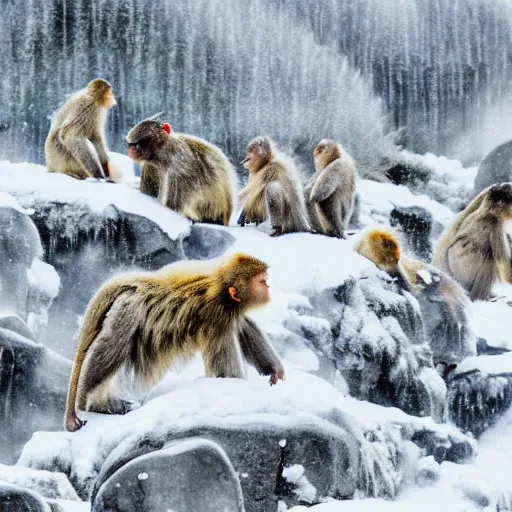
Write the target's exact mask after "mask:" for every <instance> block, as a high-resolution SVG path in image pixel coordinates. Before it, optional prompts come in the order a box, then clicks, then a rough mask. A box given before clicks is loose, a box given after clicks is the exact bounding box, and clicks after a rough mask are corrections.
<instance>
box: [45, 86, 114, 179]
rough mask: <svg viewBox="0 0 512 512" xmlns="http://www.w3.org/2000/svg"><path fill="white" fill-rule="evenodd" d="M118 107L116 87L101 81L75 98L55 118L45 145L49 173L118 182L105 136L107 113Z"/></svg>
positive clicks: (66, 103) (65, 104) (70, 99)
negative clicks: (115, 94) (114, 89)
mask: <svg viewBox="0 0 512 512" xmlns="http://www.w3.org/2000/svg"><path fill="white" fill-rule="evenodd" d="M115 105H117V102H116V98H115V96H114V93H113V92H112V86H111V85H110V84H109V83H108V82H107V81H106V80H102V79H99V78H98V79H96V80H93V81H92V82H90V83H89V84H88V85H87V87H86V88H85V89H83V90H81V91H79V92H77V93H76V94H74V95H73V96H71V98H69V99H68V100H67V101H66V102H65V103H64V105H62V107H61V108H60V109H59V110H58V111H57V112H56V113H55V114H54V116H53V119H52V125H51V128H50V133H49V134H48V137H47V139H46V143H45V157H46V166H47V167H48V171H49V172H60V173H64V174H68V175H69V176H72V177H73V178H77V179H80V180H83V179H86V178H90V177H92V178H103V179H107V180H108V181H116V180H117V179H118V178H119V170H118V169H117V167H116V166H115V165H114V164H113V163H112V162H111V161H110V159H109V156H108V149H107V143H106V136H105V127H106V123H107V114H108V111H109V110H110V109H111V108H112V107H114V106H115Z"/></svg>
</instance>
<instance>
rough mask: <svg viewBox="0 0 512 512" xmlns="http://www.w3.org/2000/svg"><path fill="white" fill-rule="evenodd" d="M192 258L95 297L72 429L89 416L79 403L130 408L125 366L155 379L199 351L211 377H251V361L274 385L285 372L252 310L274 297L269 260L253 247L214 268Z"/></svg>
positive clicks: (83, 338)
mask: <svg viewBox="0 0 512 512" xmlns="http://www.w3.org/2000/svg"><path fill="white" fill-rule="evenodd" d="M187 265H188V266H184V265H183V264H181V262H180V263H174V264H171V265H168V266H166V267H164V268H162V269H160V270H158V271H156V272H144V273H136V274H127V275H123V276H118V277H115V278H113V279H112V280H111V281H109V282H107V283H106V284H105V285H103V286H102V288H101V289H100V290H99V292H98V293H97V294H96V296H95V297H93V298H92V300H91V302H90V304H89V306H88V308H87V311H86V314H85V318H84V324H83V327H82V330H81V334H80V339H79V343H78V348H77V353H76V356H75V361H74V364H73V370H72V373H71V379H70V383H69V391H68V399H67V406H66V415H65V422H64V424H65V427H66V428H67V430H69V431H75V430H77V429H79V428H80V427H82V426H83V425H84V423H85V422H84V421H83V420H81V419H80V418H79V417H78V416H77V414H76V410H75V409H76V407H78V408H79V409H82V410H87V411H93V412H102V413H114V414H115V413H124V412H126V406H125V403H124V401H122V400H121V399H119V398H117V397H115V392H114V389H113V387H112V383H113V382H114V380H115V379H114V377H115V376H116V374H117V372H118V371H119V370H121V369H125V370H129V371H132V372H133V374H134V375H135V378H136V379H137V380H140V381H141V382H143V383H146V384H148V385H151V384H154V383H156V382H157V381H158V380H159V379H160V378H161V377H162V376H163V375H164V373H165V372H166V371H167V370H168V369H169V367H170V366H171V365H172V364H173V363H174V362H176V361H177V360H183V359H187V358H190V357H192V356H193V355H194V354H195V353H196V352H197V351H200V352H201V353H202V355H203V359H204V363H205V367H206V374H207V376H209V377H235V378H243V377H244V374H245V371H244V360H245V361H247V362H249V363H250V364H252V365H253V366H254V367H255V368H256V369H257V370H258V372H259V373H260V374H263V375H270V384H271V385H273V384H276V383H277V382H278V380H279V379H284V368H283V365H282V363H281V360H280V358H279V356H278V355H277V353H276V351H275V350H274V348H273V347H272V345H271V343H270V342H269V340H268V339H267V338H266V337H265V335H264V334H263V333H262V332H261V330H260V329H259V328H258V326H257V325H256V324H255V323H254V321H253V320H251V319H250V318H248V317H247V316H246V314H247V313H248V312H249V311H251V310H252V309H254V308H257V307H261V306H263V305H265V304H267V303H268V302H269V300H270V295H269V287H268V285H267V278H268V275H267V268H268V267H267V265H266V264H265V263H264V262H262V261H260V260H258V259H256V258H253V257H252V256H248V255H246V254H236V255H235V256H233V257H232V258H231V259H229V260H228V261H225V262H223V263H222V264H220V265H217V267H216V268H214V269H213V270H212V269H208V268H207V267H206V266H205V263H204V262H201V263H199V262H192V263H189V262H187Z"/></svg>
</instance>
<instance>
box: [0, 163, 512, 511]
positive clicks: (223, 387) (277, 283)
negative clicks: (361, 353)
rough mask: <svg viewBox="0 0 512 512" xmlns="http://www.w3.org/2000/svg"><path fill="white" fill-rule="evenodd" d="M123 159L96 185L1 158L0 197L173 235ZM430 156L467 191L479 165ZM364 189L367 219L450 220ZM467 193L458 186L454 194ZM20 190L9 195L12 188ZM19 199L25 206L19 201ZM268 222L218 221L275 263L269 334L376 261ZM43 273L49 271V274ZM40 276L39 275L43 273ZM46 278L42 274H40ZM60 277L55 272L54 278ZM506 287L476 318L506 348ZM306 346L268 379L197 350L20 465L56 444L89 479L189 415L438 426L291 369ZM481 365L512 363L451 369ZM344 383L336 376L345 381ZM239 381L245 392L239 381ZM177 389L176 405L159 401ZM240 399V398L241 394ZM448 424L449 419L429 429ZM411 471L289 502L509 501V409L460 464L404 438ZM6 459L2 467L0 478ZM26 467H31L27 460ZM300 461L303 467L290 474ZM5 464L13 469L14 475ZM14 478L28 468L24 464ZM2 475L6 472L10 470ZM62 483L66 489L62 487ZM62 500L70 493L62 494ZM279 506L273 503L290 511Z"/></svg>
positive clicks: (503, 368)
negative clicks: (389, 484)
mask: <svg viewBox="0 0 512 512" xmlns="http://www.w3.org/2000/svg"><path fill="white" fill-rule="evenodd" d="M121 157H122V155H121V156H120V157H119V158H118V164H119V165H120V166H121V167H122V168H123V169H126V171H125V172H126V174H125V175H126V179H125V180H124V181H125V182H124V183H123V184H115V185H114V184H100V183H98V182H96V181H94V180H92V181H87V182H77V181H76V180H73V179H72V178H69V177H67V176H64V175H56V174H48V173H47V172H46V170H45V168H44V167H42V166H37V165H31V164H12V163H9V162H0V175H1V176H2V180H1V182H0V206H11V207H14V208H18V209H23V208H24V209H26V210H27V211H29V212H30V209H31V208H34V206H35V204H36V203H37V202H38V201H41V200H46V201H51V200H53V201H55V200H60V201H64V202H70V203H82V204H87V205H88V206H89V207H90V208H91V209H92V210H93V211H96V212H101V211H102V210H104V209H105V208H106V207H107V206H108V205H109V204H114V205H115V206H116V207H118V208H119V209H121V210H124V211H127V212H130V213H135V214H138V215H143V216H146V217H148V218H150V219H151V220H153V221H154V222H155V223H156V224H158V225H159V226H160V227H161V228H162V230H163V231H164V232H165V233H167V234H168V235H169V237H171V238H173V239H175V238H177V237H179V236H182V235H183V234H184V233H186V232H187V231H188V229H189V226H190V223H189V222H188V221H186V220H185V219H183V218H182V217H181V216H179V215H177V214H175V213H173V212H170V211H169V210H167V209H165V208H163V207H161V206H160V205H159V204H158V203H157V202H156V201H154V200H153V199H151V198H148V197H146V196H143V195H141V194H140V193H139V192H138V191H136V190H134V188H133V180H132V179H131V175H130V169H129V163H128V162H127V161H126V160H123V158H121ZM421 159H422V162H423V163H425V165H427V166H429V167H431V168H432V169H433V170H434V171H435V179H437V180H439V182H440V183H442V184H443V185H445V186H447V187H448V188H451V189H452V190H453V191H454V194H462V193H464V194H465V193H469V190H470V189H471V185H472V181H473V179H474V175H475V169H469V170H466V169H463V168H462V167H461V166H460V164H459V163H458V162H455V161H451V160H447V159H444V158H442V157H435V156H434V155H425V156H424V157H421ZM358 190H359V193H360V195H361V199H362V217H361V219H362V221H363V223H365V224H366V225H371V224H374V223H378V222H386V221H387V219H388V218H389V213H390V211H391V210H392V208H393V207H394V206H422V207H424V208H426V209H427V210H429V211H430V212H431V213H432V215H433V218H434V220H435V221H436V222H438V223H439V224H441V225H443V226H445V225H447V224H448V223H449V222H450V221H451V220H452V219H453V218H454V216H455V212H454V211H452V210H450V208H448V207H447V206H445V205H443V204H440V203H439V202H437V201H435V200H433V199H431V198H430V197H428V196H427V195H419V196H418V195H414V194H412V193H411V192H410V191H409V190H408V189H407V188H406V187H397V186H394V185H389V184H381V183H375V182H372V181H368V180H362V181H360V182H359V183H358ZM461 191H463V192H461ZM11 195H12V196H15V198H16V200H14V199H13V198H12V196H11ZM20 205H21V206H20ZM267 228H268V227H266V226H264V225H263V226H261V227H260V228H258V229H255V228H239V227H234V226H233V227H229V228H220V227H219V228H217V229H227V231H229V232H230V233H231V234H232V235H233V236H234V237H235V238H236V242H235V244H234V245H233V246H232V247H231V248H230V249H229V251H228V252H229V253H233V252H236V251H243V252H249V253H251V254H253V255H254V256H257V257H260V258H261V259H263V260H265V261H266V262H268V263H269V264H270V285H271V289H272V306H271V307H269V308H266V309H265V310H261V311H258V312H256V313H254V318H255V319H256V320H257V321H258V323H259V324H260V325H261V326H262V327H263V328H264V330H265V331H266V332H268V333H274V334H275V333H279V332H280V331H282V330H283V329H284V327H283V323H284V322H285V321H286V319H287V318H289V317H290V316H291V315H293V314H294V309H296V308H297V307H300V306H303V307H305V308H307V307H309V297H311V296H312V295H314V294H315V293H317V292H320V291H321V290H324V289H325V288H327V287H329V286H336V285H339V284H341V283H343V282H345V281H346V279H347V278H349V277H357V276H359V275H361V273H362V272H364V271H365V270H368V269H370V268H372V267H373V264H372V263H370V262H369V261H367V260H366V259H365V258H362V257H361V256H359V255H358V254H356V253H354V252H353V251H352V250H351V247H352V245H353V243H354V240H355V237H352V238H349V239H348V240H346V241H345V240H343V241H340V240H334V239H330V238H326V237H322V236H318V235H310V234H292V235H287V236H285V237H281V238H270V237H269V236H268V234H267V233H266V231H267V230H268V229H267ZM33 274H34V276H33V279H40V280H41V281H42V282H43V284H44V282H45V281H44V278H43V277H44V275H45V272H44V269H41V268H39V269H38V268H37V266H36V267H35V268H34V269H33ZM46 275H49V274H48V273H46ZM38 276H40V277H38ZM41 276H43V277H41ZM54 277H55V276H54ZM46 286H47V288H48V290H49V293H52V294H56V293H57V291H58V279H57V278H52V279H48V280H47V281H46ZM509 292H510V290H508V291H507V290H504V291H503V296H504V297H505V298H504V299H502V300H499V301H497V302H494V303H475V304H473V316H474V328H475V331H476V333H477V335H478V336H479V337H481V338H484V339H486V341H487V343H488V345H490V346H493V347H497V348H504V349H507V350H510V349H512V334H511V333H512V330H511V329H508V328H507V326H508V323H511V324H512V321H511V322H509V321H508V320H507V319H508V318H511V315H510V306H509V305H508V304H507V298H508V297H512V293H510V295H508V293H509ZM315 364H316V362H315V361H314V360H311V353H306V352H304V353H302V354H295V356H294V358H291V359H290V360H288V361H287V380H286V382H283V383H279V385H277V386H276V387H272V388H269V387H268V383H267V382H266V379H264V378H262V377H259V376H257V375H256V373H255V372H254V371H252V370H251V371H250V372H249V379H248V380H247V381H241V382H236V386H235V385H234V383H233V382H232V381H228V380H215V381H212V380H211V379H205V378H203V377H202V375H203V374H204V372H203V367H202V364H201V362H200V360H195V361H193V362H192V363H191V364H189V365H188V366H186V367H185V368H183V369H181V371H180V372H179V373H177V372H170V373H169V374H168V375H167V377H166V378H165V379H164V380H163V381H162V382H161V383H160V384H159V385H157V386H156V387H155V388H154V389H153V390H152V391H151V392H149V393H146V394H142V395H140V396H139V398H140V399H141V400H142V401H143V404H144V405H143V407H142V408H140V409H138V410H135V411H133V412H131V413H129V414H128V415H126V416H123V417H120V416H104V415H98V414H92V413H88V414H84V417H85V418H87V419H88V424H87V427H86V428H84V429H82V430H81V431H79V432H77V433H73V434H70V433H63V432H60V433H49V432H38V433H36V434H34V436H33V438H32V440H31V441H30V442H29V443H28V444H27V445H26V447H25V449H24V451H23V454H22V456H21V457H20V460H19V462H18V467H17V468H16V471H24V468H23V466H34V467H38V466H39V465H40V464H41V461H44V460H51V459H52V457H53V456H54V454H56V453H58V454H61V457H62V454H66V455H65V457H68V462H69V464H72V465H73V467H74V471H75V473H76V474H77V475H78V478H82V479H86V478H88V477H90V475H91V474H93V472H94V467H95V465H96V464H98V459H97V457H98V454H99V457H100V458H101V457H103V458H104V457H105V456H106V455H107V454H108V453H109V452H110V451H111V450H112V449H114V448H115V447H116V446H117V445H118V444H119V443H120V442H121V441H122V440H123V439H125V438H126V437H127V436H129V435H131V434H134V433H137V434H141V433H144V432H149V431H151V432H155V431H158V430H159V429H163V428H165V427H166V426H167V425H169V424H172V425H178V424H187V423H191V422H192V423H193V422H196V423H204V424H216V423H223V422H229V423H230V424H232V423H236V422H237V421H240V422H244V423H246V422H250V421H252V420H254V421H257V420H258V418H259V417H261V415H265V416H266V417H271V418H273V421H275V422H276V423H280V422H289V423H291V424H293V423H294V422H295V423H297V422H300V421H301V420H302V418H303V417H304V414H314V415H316V416H318V417H326V416H328V414H329V413H330V412H331V411H332V410H333V409H337V410H339V411H341V412H342V413H343V415H344V417H345V418H347V421H351V422H353V426H354V428H355V429H359V430H360V431H364V430H372V429H376V430H378V429H379V428H395V427H396V426H397V425H400V426H401V427H400V428H412V427H411V425H412V426H414V428H421V427H422V426H426V427H432V428H434V426H433V425H434V424H433V422H432V420H431V419H429V418H427V419H419V418H416V419H413V418H411V417H409V416H407V415H406V414H405V413H403V412H402V411H400V410H398V409H393V408H383V407H379V406H376V405H373V404H370V403H367V402H360V401H357V400H355V399H353V398H351V397H348V396H344V394H343V393H341V392H340V391H338V390H337V389H335V388H334V387H333V386H331V385H330V384H328V383H327V382H325V381H323V380H321V379H318V378H316V377H314V376H311V375H308V374H305V373H301V372H299V371H297V370H296V369H294V368H302V369H312V370H314V369H315ZM476 368H477V369H479V370H480V371H482V372H485V373H488V374H499V373H504V372H507V371H509V369H510V368H512V358H511V357H510V354H504V355H502V356H498V357H494V358H491V357H490V356H489V357H486V356H480V357H475V358H468V359H467V360H466V361H464V362H463V363H462V364H461V365H460V367H459V368H458V370H457V371H459V372H464V371H470V370H473V369H476ZM341 388H342V386H341ZM241 389H242V391H243V392H242V393H241V392H240V390H241ZM170 396H172V403H173V407H172V408H169V407H166V404H167V402H168V400H169V397H170ZM241 397H243V399H241ZM435 428H438V429H440V430H443V429H445V430H446V432H455V429H452V427H449V426H440V427H435ZM409 449H410V453H409V458H410V462H409V463H410V472H409V473H407V472H404V477H403V480H402V483H401V487H400V489H401V490H400V493H399V496H398V499H397V501H395V502H387V501H383V500H368V499H361V500H357V501H346V502H334V501H333V500H331V502H330V503H325V504H322V505H317V506H315V507H313V508H311V509H306V508H305V507H295V508H293V509H291V510H294V511H297V512H298V511H303V510H313V511H315V512H317V511H318V512H337V511H340V512H344V511H352V510H354V511H355V510H357V511H361V512H363V511H366V510H368V511H370V510H371V511H372V512H387V511H390V512H391V511H393V512H394V511H396V512H405V511H410V510H411V509H413V508H414V509H416V510H418V512H423V511H425V512H427V511H431V510H433V509H437V510H439V511H461V512H462V511H467V512H472V511H477V510H479V511H485V512H491V511H497V510H512V505H511V502H510V497H509V489H510V490H511V491H512V485H511V484H510V481H509V480H510V478H509V470H510V467H512V412H509V413H507V414H506V415H505V416H504V417H502V418H501V420H500V421H499V422H498V424H496V425H495V426H494V427H492V428H491V429H489V430H488V431H487V432H486V433H485V434H484V435H483V436H482V437H481V438H480V440H479V442H478V456H477V458H476V460H475V461H474V462H473V463H471V464H467V465H457V464H453V463H449V462H443V463H442V464H441V465H439V464H437V463H436V462H435V461H434V460H433V459H432V458H423V459H420V453H419V449H418V448H415V447H414V445H412V443H410V446H409ZM2 471H5V470H4V468H2V467H0V480H1V479H2V478H3V477H2V474H3V473H2ZM27 471H28V470H27ZM297 471H298V473H297ZM297 474H299V477H300V468H299V469H297V468H296V469H295V470H290V473H289V478H290V479H293V478H297ZM16 475H17V474H16V473H15V472H14V470H13V472H12V474H11V475H9V478H10V479H14V480H15V482H14V483H16V482H19V481H20V480H17V476H16ZM19 475H20V476H19V478H20V479H21V481H22V480H23V478H29V476H30V475H23V474H22V473H19ZM5 478H6V477H5ZM66 492H68V491H66ZM66 498H67V499H73V498H72V497H69V496H67V497H66ZM60 504H61V506H62V507H63V508H64V510H66V511H70V512H71V511H75V512H85V511H86V510H89V506H88V504H87V503H82V502H76V501H75V502H73V501H64V500H61V501H60ZM285 509H286V508H285V505H284V504H281V506H280V510H285Z"/></svg>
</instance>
